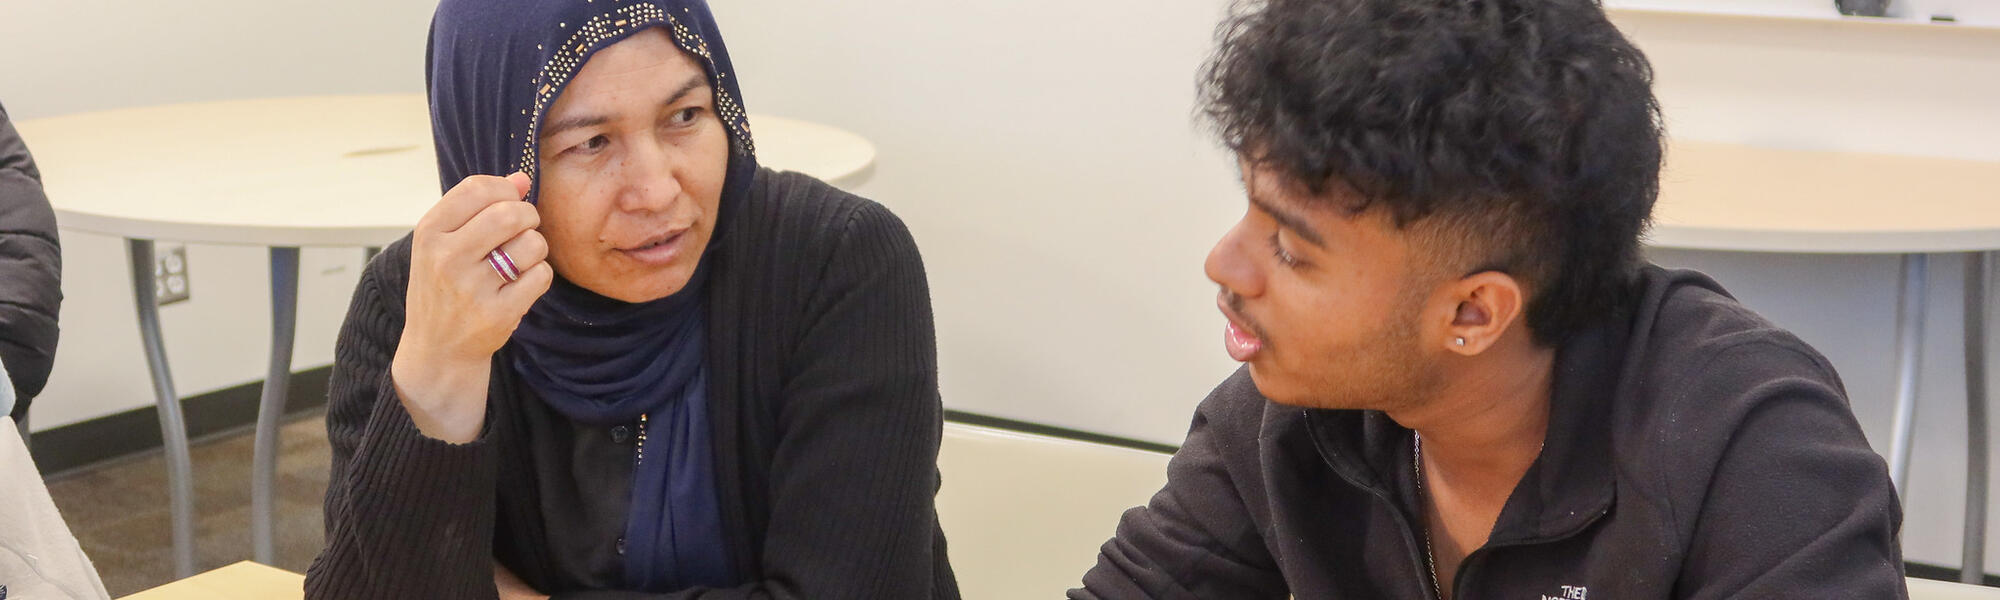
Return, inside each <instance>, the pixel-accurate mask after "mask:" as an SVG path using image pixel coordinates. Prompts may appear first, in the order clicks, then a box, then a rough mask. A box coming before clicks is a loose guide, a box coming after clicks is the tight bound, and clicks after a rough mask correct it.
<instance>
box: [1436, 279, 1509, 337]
mask: <svg viewBox="0 0 2000 600" xmlns="http://www.w3.org/2000/svg"><path fill="white" fill-rule="evenodd" d="M1449 293H1450V294H1451V296H1450V297H1451V299H1452V300H1454V301H1455V302H1456V305H1457V307H1456V312H1455V313H1454V314H1453V315H1452V320H1451V324H1450V325H1449V326H1447V327H1445V335H1444V339H1441V340H1437V342H1438V343H1440V344H1443V345H1444V348H1445V350H1446V351H1449V352H1454V353H1458V354H1461V355H1464V356H1477V355H1479V354H1480V353H1482V352H1485V351H1486V349H1487V348H1491V347H1493V344H1495V343H1497V342H1499V341H1500V338H1501V337H1502V336H1504V335H1506V333H1507V330H1508V329H1509V328H1511V327H1514V326H1515V324H1516V323H1517V322H1518V321H1520V320H1521V318H1522V313H1524V312H1526V310H1527V301H1528V297H1527V291H1526V290H1524V289H1522V287H1521V282H1520V281H1519V280H1516V279H1514V277H1513V276H1511V275H1508V274H1506V273H1502V272H1499V271H1481V272H1479V273H1474V274H1472V275H1468V276H1466V277H1465V278H1464V279H1460V280H1458V282H1456V283H1453V284H1451V288H1450V292H1449Z"/></svg>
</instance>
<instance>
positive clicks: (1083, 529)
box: [938, 423, 1167, 600]
mask: <svg viewBox="0 0 2000 600" xmlns="http://www.w3.org/2000/svg"><path fill="white" fill-rule="evenodd" d="M938 470H939V471H940V472H942V473H943V476H944V489H942V490H941V491H939V493H938V519H939V521H940V522H941V524H942V525H943V527H944V534H945V540H946V543H947V545H948V547H949V548H950V553H951V566H952V569H953V570H954V571H957V574H958V586H959V589H960V591H961V592H963V593H964V595H965V597H966V598H967V600H1011V599H1014V598H1060V597H1062V595H1063V591H1064V590H1068V589H1069V588H1072V587H1076V586H1077V584H1078V583H1080V582H1081V581H1082V580H1083V572H1084V571H1088V570H1090V567H1091V565H1095V564H1097V549H1098V547H1099V546H1102V545H1104V542H1105V540H1109V539H1111V533H1112V532H1113V531H1114V530H1116V529H1117V528H1118V517H1119V515H1122V514H1124V513H1125V510H1126V509H1128V508H1132V507H1134V506H1140V505H1143V504H1145V503H1146V501H1147V500H1149V499H1151V498H1152V497H1153V493H1154V492H1157V491H1159V490H1160V486H1163V485H1166V482H1167V455H1165V454H1159V453H1155V452H1145V451H1140V450H1132V449H1129V448H1120V447H1117V446H1108V445H1104V444H1094V443H1090V442H1079V441H1075V440H1066V439H1061V438H1054V437H1049V436H1042V435H1033V434H1025V433H1017V432H1012V431H1006V430H1001V429H993V428H988V427H979V426H974V425H963V424H959V423H946V424H945V426H944V445H943V447H942V448H941V449H940V450H939V452H938Z"/></svg>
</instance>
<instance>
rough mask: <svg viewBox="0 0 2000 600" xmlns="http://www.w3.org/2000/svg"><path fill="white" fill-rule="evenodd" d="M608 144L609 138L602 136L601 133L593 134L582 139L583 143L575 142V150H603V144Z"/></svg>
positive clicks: (609, 142)
mask: <svg viewBox="0 0 2000 600" xmlns="http://www.w3.org/2000/svg"><path fill="white" fill-rule="evenodd" d="M609 145H611V138H608V137H604V136H601V135H600V136H593V137H591V138H590V139H588V140H584V141H583V143H581V144H577V145H576V150H578V151H581V152H596V151H598V150H603V149H604V147H605V146H609Z"/></svg>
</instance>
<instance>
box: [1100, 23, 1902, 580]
mask: <svg viewBox="0 0 2000 600" xmlns="http://www.w3.org/2000/svg"><path fill="white" fill-rule="evenodd" d="M1218 37H1219V40H1220V49H1219V50H1218V51H1217V53H1216V54H1215V55H1214V57H1213V59H1212V61H1211V62H1210V64H1209V66H1208V68H1207V70H1206V72H1205V76H1204V79H1203V86H1202V90H1203V101H1204V106H1205V110H1206V116H1207V117H1208V118H1209V120H1210V121H1211V122H1212V123H1213V124H1214V126H1215V129H1216V130H1217V131H1218V132H1219V133H1220V136H1221V138H1222V140H1223V141H1224V142H1225V143H1226V144H1227V145H1228V146H1229V147H1230V148H1231V149H1233V150H1235V151H1236V153H1237V155H1238V157H1239V159H1240V164H1241V173H1242V177H1243V184H1244V188H1245V190H1246V193H1247V196H1248V199H1249V206H1248V210H1247V211H1246V213H1245V214H1244V216H1243V218H1242V220H1241V221H1240V222H1239V223H1237V224H1236V225H1235V227H1234V228H1233V229H1231V230H1230V231H1229V232H1228V233H1227V234H1226V235H1224V236H1223V238H1222V240H1221V241H1220V242H1219V243H1217V244H1216V246H1215V248H1214V250H1213V251H1212V252H1211V253H1210V255H1209V257H1208V261H1207V265H1206V267H1207V273H1208V276H1209V278H1210V279H1212V280H1214V281H1215V282H1216V283H1217V284H1218V285H1219V286H1220V287H1221V291H1220V293H1219V294H1218V297H1217V305H1218V308H1219V309H1220V310H1221V312H1222V314H1223V315H1224V316H1225V317H1226V318H1227V321H1228V325H1227V326H1226V328H1225V332H1224V336H1223V345H1224V347H1225V348H1226V349H1227V351H1228V352H1229V354H1230V356H1231V357H1232V358H1234V359H1236V360H1238V361H1241V362H1243V363H1244V367H1243V368H1242V369H1241V370H1239V371H1237V373H1236V374H1235V375H1234V376H1232V377H1230V378H1229V379H1228V380H1226V381H1224V382H1223V383H1222V384H1221V386H1219V387H1217V388H1216V389H1215V391H1214V392H1212V393H1211V394H1210V395H1209V397H1208V398H1207V400H1205V401H1204V402H1202V404H1201V406H1200V408H1199V409H1198V412H1197V413H1196V415H1195V417H1194V422H1193V425H1192V428H1191V429H1190V431H1189V433H1188V436H1187V439H1186V442H1185V444H1184V445H1183V446H1182V448H1181V449H1180V451H1179V452H1178V453H1177V454H1176V455H1175V456H1174V458H1173V460H1172V462H1171V464H1170V466H1169V467H1168V483H1167V485H1166V487H1165V488H1164V489H1163V490H1161V491H1160V492H1159V493H1158V494H1157V495H1155V496H1154V497H1153V499H1152V500H1151V502H1150V503H1149V504H1148V505H1147V506H1145V507H1142V508H1137V509H1133V510H1132V511H1130V512H1128V513H1126V515H1125V516H1124V518H1123V520H1122V521H1121V522H1120V523H1119V525H1118V530H1117V534H1116V537H1114V538H1113V539H1112V540H1111V541H1110V542H1108V543H1106V544H1105V545H1104V547H1103V550H1102V553H1101V554H1100V556H1099V559H1098V563H1097V565H1096V567H1095V568H1094V569H1092V570H1091V571H1090V572H1089V573H1088V574H1086V575H1085V576H1084V579H1083V585H1084V587H1083V588H1081V589H1078V590H1073V591H1072V592H1071V593H1070V597H1071V598H1086V599H1088V598H1230V599H1236V598H1285V597H1287V596H1288V595H1289V596H1292V597H1297V598H1369V599H1381V598H1496V599H1498V598H1530V599H1533V598H1557V599H1563V600H1588V599H1589V598H1592V597H1595V598H1599V599H1603V598H1618V599H1621V600H1631V599H1635V598H1899V597H1903V596H1904V595H1905V592H1904V589H1903V580H1902V576H1903V573H1902V557H1901V554H1900V551H1899V549H1898V543H1897V531H1898V528H1899V527H1900V524H1901V520H1902V512H1901V508H1900V507H1899V506H1898V503H1897V498H1896V494H1895V491H1894V490H1893V489H1892V487H1891V486H1890V484H1889V479H1888V475H1887V470H1886V468H1885V467H1884V464H1883V461H1882V459H1881V458H1880V457H1879V456H1878V455H1876V454H1875V453H1874V452H1873V451H1871V450H1870V449H1869V447H1868V442H1867V440H1866V439H1864V438H1863V437H1862V433H1861V428H1860V426H1859V425H1858V424H1857V423H1856V421H1855V419H1854V416H1853V414H1852V412H1851V411H1850V410H1849V408H1848V405H1847V398H1846V395H1845V392H1844V390H1843V389H1842V387H1841V383H1840V380H1839V378H1838V376H1837V375H1836V374H1835V373H1834V369H1833V367H1832V366H1831V365H1829V364H1828V363H1827V361H1826V359H1825V358H1823V357H1822V356H1820V354H1819V353H1818V352H1815V351H1814V350H1813V349H1812V348H1811V347H1809V346H1807V345H1806V344H1805V343H1804V342H1802V341H1800V340H1799V339H1798V338H1797V337H1794V336H1793V335H1792V334H1790V333H1787V332H1785V331H1783V330H1781V329H1779V328H1777V327H1776V326H1773V325H1772V324H1771V323H1770V322H1768V321H1766V320H1764V319H1762V318H1760V317H1758V316H1757V315H1756V314H1754V313H1752V312H1751V311H1750V310H1748V309H1746V308H1744V307H1743V306H1742V305H1740V304H1738V303H1737V302H1736V301H1735V300H1734V299H1732V298H1731V297H1730V296H1729V295H1728V293H1727V292H1725V291H1724V290H1723V289H1722V288H1721V286H1719V285H1717V284H1716V283H1715V282H1714V281H1712V280H1710V279H1709V278H1707V277H1705V276H1702V275H1701V274H1698V273H1693V272H1687V271H1672V270H1666V269H1662V268H1659V267H1656V266H1652V265H1649V264H1646V263H1645V261H1644V260H1643V259H1642V258H1641V256H1640V251H1639V240H1640V236H1641V234H1642V232H1643V231H1644V230H1645V227H1646V225H1647V222H1648V220H1649V217H1650V214H1651V211H1652V207H1653V202H1654V198H1655V196H1656V195H1657V191H1658V181H1659V169H1660V161H1661V153H1662V142H1661V136H1662V133H1661V126H1660V114H1659V107H1658V104H1657V103H1656V101H1655V100H1654V98H1653V95H1652V89H1651V87H1652V83H1651V80H1652V74H1651V69H1650V67H1649V66H1648V64H1647V62H1646V59H1645V57H1644V56H1643V55H1641V54H1640V52H1639V51H1638V50H1637V49H1636V48H1634V47H1633V46H1632V44H1631V43H1630V42H1628V41H1627V40H1626V39H1625V38H1624V37H1623V36H1622V35H1621V34H1620V33H1619V32H1618V30H1617V29H1616V28H1615V27H1613V26H1612V24H1611V23H1610V22H1609V21H1608V20H1607V19H1606V18H1605V15H1604V12H1603V10H1602V8H1601V7H1600V6H1599V5H1598V4H1597V3H1596V2H1593V1H1592V0H1262V1H1254V0H1250V1H1246V2H1243V3H1239V4H1238V5H1237V6H1236V8H1235V10H1234V11H1233V12H1232V15H1231V16H1230V18H1229V19H1228V20H1227V21H1226V22H1224V24H1223V25H1222V26H1221V27H1220V28H1219V29H1218Z"/></svg>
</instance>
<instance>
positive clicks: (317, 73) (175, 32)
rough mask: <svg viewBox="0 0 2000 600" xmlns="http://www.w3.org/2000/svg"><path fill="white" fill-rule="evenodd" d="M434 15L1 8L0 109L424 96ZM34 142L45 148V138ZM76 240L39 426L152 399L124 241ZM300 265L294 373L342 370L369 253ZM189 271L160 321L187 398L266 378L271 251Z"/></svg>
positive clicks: (70, 235) (216, 255)
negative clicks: (345, 330) (345, 326)
mask: <svg viewBox="0 0 2000 600" xmlns="http://www.w3.org/2000/svg"><path fill="white" fill-rule="evenodd" d="M431 8H432V6H431V5H429V4H428V3H425V2H409V1H407V0H361V1H354V2H338V3H326V2H303V1H289V2H245V1H241V0H177V1H175V2H114V1H110V0H81V1H63V2H54V1H43V2H5V3H0V56H4V57H6V59H5V60H0V104H5V105H6V107H7V110H8V112H9V113H10V115H11V116H12V118H13V119H16V120H27V119H34V118H37V117H48V116H55V115H62V114H69V113H75V112H84V111H91V110H102V109H109V108H118V107H126V106H144V105H153V104H165V103H173V102H190V101H201V100H218V99H227V98H244V97H257V96H278V95H303V94H330V93H370V92H420V91H422V90H423V52H424V37H425V33H426V31H427V28H428V26H429V23H430V13H431ZM27 142H28V144H29V148H30V150H32V149H33V147H34V142H35V140H34V139H32V138H30V139H28V140H27ZM187 176H188V177H191V178H198V177H202V176H203V174H201V173H189V174H187ZM301 185H310V182H301ZM62 244H63V259H64V264H63V295H64V301H63V311H62V341H61V344H60V346H59V347H58V350H57V353H56V368H55V372H54V373H53V374H52V375H51V376H50V380H49V386H48V388H47V390H45V391H44V392H43V393H42V396H41V397H40V398H39V399H38V400H37V401H36V402H35V405H34V409H33V411H34V412H33V425H34V426H35V428H36V429H38V430H39V429H48V428H51V427H57V426H61V425H66V424H69V423H73V422H76V421H81V420H86V419H91V418H95V417H99V416H103V415H107V414H111V413H116V412H120V411H124V410H129V409H132V408H138V407H141V406H146V405H149V404H152V402H153V392H152V387H151V382H150V380H149V379H148V378H147V374H146V366H145V359H144V355H143V354H141V352H140V350H139V335H138V324H137V319H136V317H135V316H134V313H133V308H132V284H131V282H130V277H129V276H128V275H127V274H126V273H127V270H126V259H125V244H124V242H123V241H122V240H120V239H118V238H113V237H108V236H101V235H94V234H88V233H80V232H75V231H63V232H62ZM163 247H164V244H163ZM300 262H301V268H300V274H301V277H300V280H301V281H300V289H299V295H300V297H299V321H298V340H297V344H296V346H295V347H296V351H295V352H294V354H293V365H294V368H297V369H306V368H311V367H317V366H324V365H327V364H331V363H332V361H333V339H334V335H335V333H336V332H337V331H338V328H339V324H340V319H341V317H342V316H343V315H344V314H345V312H346V306H347V300H348V295H349V294H350V293H351V292H352V290H353V286H354V281H355V279H356V277H357V272H358V270H359V268H360V265H361V250H358V249H356V250H320V249H308V250H306V251H305V252H304V253H303V255H302V257H301V261H300ZM188 264H189V269H190V277H191V280H192V290H191V291H192V295H193V298H192V299H191V300H189V301H188V302H186V303H182V304H175V305H171V306H167V307H164V308H163V309H162V310H161V315H160V317H161V322H162V329H163V330H164V332H165V337H166V340H167V355H168V361H169V362H170V364H172V366H173V371H174V376H175V383H176V385H177V387H178V388H179V390H178V391H179V392H180V393H181V394H183V395H194V394H199V393H202V392H207V391H212V390H216V389H221V388H226V387H231V386H235V385H239V384H243V383H247V382H252V381H257V380H260V379H262V378H263V377H264V368H265V360H266V359H265V358H264V357H265V356H266V352H267V351H268V348H269V339H270V317H269V315H270V296H269V294H270V292H269V291H268V286H269V275H268V273H269V267H268V264H269V263H268V261H267V259H266V253H265V251H264V250H263V249H261V248H243V247H226V246H202V245H196V246H190V247H189V248H188Z"/></svg>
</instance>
